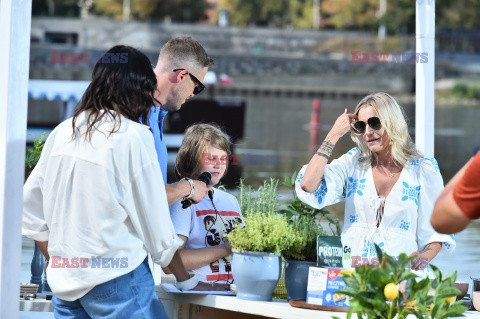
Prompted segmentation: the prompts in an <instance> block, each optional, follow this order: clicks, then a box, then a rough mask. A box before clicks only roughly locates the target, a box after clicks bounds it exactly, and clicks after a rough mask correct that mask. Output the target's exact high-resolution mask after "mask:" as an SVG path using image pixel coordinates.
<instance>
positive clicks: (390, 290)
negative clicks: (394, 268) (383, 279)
mask: <svg viewBox="0 0 480 319" xmlns="http://www.w3.org/2000/svg"><path fill="white" fill-rule="evenodd" d="M383 293H384V294H385V297H386V298H387V299H388V300H393V299H396V298H397V297H398V289H397V285H395V284H394V283H393V282H391V283H389V284H387V285H386V286H385V288H384V289H383Z"/></svg>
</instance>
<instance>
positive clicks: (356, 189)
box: [347, 177, 367, 197]
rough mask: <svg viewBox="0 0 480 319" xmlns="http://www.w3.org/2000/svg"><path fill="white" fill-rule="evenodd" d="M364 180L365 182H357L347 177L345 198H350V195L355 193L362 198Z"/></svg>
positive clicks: (364, 179) (362, 180)
mask: <svg viewBox="0 0 480 319" xmlns="http://www.w3.org/2000/svg"><path fill="white" fill-rule="evenodd" d="M366 180H367V179H366V178H363V179H361V180H358V179H354V178H353V177H349V178H348V184H347V197H350V196H351V195H352V194H355V193H357V194H358V195H360V196H363V191H364V190H365V181H366Z"/></svg>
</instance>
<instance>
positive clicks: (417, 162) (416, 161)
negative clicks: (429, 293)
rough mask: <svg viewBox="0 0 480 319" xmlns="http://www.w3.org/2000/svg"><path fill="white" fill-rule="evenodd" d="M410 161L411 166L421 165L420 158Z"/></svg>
mask: <svg viewBox="0 0 480 319" xmlns="http://www.w3.org/2000/svg"><path fill="white" fill-rule="evenodd" d="M408 163H409V164H410V166H419V165H420V160H419V159H416V160H411V161H409V162H408Z"/></svg>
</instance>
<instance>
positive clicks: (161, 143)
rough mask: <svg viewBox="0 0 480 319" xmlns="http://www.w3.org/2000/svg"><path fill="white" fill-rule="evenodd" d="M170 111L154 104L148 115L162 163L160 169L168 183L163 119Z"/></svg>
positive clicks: (164, 180) (159, 159)
mask: <svg viewBox="0 0 480 319" xmlns="http://www.w3.org/2000/svg"><path fill="white" fill-rule="evenodd" d="M167 113H168V111H165V110H164V109H162V108H161V107H155V106H152V109H151V110H150V115H149V116H148V126H150V128H151V129H152V133H153V139H154V140H155V150H156V151H157V157H158V162H159V163H160V169H161V170H162V175H163V182H164V183H165V184H166V183H167V161H168V153H167V145H166V144H165V139H164V138H163V119H164V118H165V116H166V115H167Z"/></svg>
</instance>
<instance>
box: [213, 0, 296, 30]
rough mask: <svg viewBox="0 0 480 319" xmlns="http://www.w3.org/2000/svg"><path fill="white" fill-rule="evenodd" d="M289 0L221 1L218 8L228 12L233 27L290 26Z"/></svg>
mask: <svg viewBox="0 0 480 319" xmlns="http://www.w3.org/2000/svg"><path fill="white" fill-rule="evenodd" d="M289 2H290V0H223V1H222V2H221V4H220V6H219V7H220V8H226V9H228V11H229V12H230V22H231V23H232V24H234V25H241V26H246V25H249V24H252V23H253V24H255V25H262V26H266V25H272V24H273V25H276V26H283V25H287V24H290V12H289Z"/></svg>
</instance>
